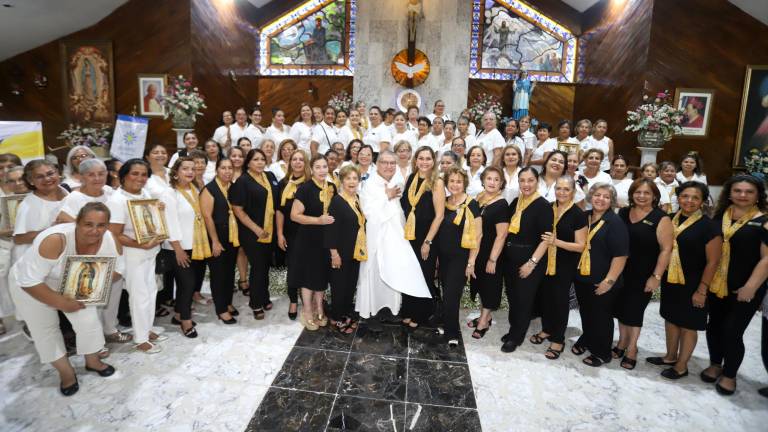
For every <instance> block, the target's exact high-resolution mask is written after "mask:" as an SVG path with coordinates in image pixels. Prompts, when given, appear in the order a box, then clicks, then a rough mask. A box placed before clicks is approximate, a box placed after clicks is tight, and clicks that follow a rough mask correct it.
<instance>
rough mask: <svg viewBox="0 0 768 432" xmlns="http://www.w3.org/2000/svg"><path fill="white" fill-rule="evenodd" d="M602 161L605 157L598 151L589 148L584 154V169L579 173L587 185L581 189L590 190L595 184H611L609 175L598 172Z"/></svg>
mask: <svg viewBox="0 0 768 432" xmlns="http://www.w3.org/2000/svg"><path fill="white" fill-rule="evenodd" d="M603 159H605V155H604V154H603V151H602V150H600V149H596V148H591V149H589V150H587V151H586V153H584V157H583V159H582V160H583V161H584V169H583V170H581V172H580V174H581V175H583V176H584V177H585V178H586V179H587V184H586V185H585V186H584V187H583V189H584V191H588V190H590V189H591V188H592V186H593V185H595V184H597V183H608V184H612V183H613V182H612V180H611V176H610V174H608V173H606V172H604V171H601V170H600V165H601V164H602V163H603Z"/></svg>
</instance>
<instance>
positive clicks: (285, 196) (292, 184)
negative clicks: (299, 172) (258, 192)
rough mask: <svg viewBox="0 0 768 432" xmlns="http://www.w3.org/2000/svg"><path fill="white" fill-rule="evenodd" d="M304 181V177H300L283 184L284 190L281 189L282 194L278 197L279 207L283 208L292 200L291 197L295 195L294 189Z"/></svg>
mask: <svg viewBox="0 0 768 432" xmlns="http://www.w3.org/2000/svg"><path fill="white" fill-rule="evenodd" d="M304 181H305V179H304V176H301V177H299V178H297V179H293V180H288V181H287V182H285V189H283V193H282V194H281V195H280V205H281V206H284V205H285V203H286V202H287V201H288V200H289V199H293V196H294V195H296V189H298V188H299V185H300V184H302V183H304Z"/></svg>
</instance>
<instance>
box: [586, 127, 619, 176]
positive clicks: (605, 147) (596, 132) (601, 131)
mask: <svg viewBox="0 0 768 432" xmlns="http://www.w3.org/2000/svg"><path fill="white" fill-rule="evenodd" d="M606 132H608V122H607V121H605V120H603V119H598V120H597V121H595V127H594V129H593V130H592V143H591V144H590V145H591V146H592V148H598V149H600V150H602V151H603V153H605V159H603V164H602V165H600V169H601V170H602V171H607V170H608V169H609V165H610V162H611V161H613V140H612V139H610V138H608V137H607V136H605V134H606ZM582 150H583V149H582Z"/></svg>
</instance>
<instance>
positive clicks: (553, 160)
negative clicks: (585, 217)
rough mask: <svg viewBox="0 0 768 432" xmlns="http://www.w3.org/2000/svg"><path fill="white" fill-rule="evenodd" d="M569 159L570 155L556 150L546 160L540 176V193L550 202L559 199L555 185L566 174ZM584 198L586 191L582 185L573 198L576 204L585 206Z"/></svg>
mask: <svg viewBox="0 0 768 432" xmlns="http://www.w3.org/2000/svg"><path fill="white" fill-rule="evenodd" d="M567 161H568V155H567V154H565V153H564V152H562V151H560V150H555V151H553V152H552V153H550V154H549V156H547V159H546V160H545V161H544V165H543V166H542V170H541V175H540V176H539V195H541V196H542V197H543V198H544V199H546V200H547V201H549V202H555V201H556V200H557V195H555V186H556V185H557V179H559V178H560V177H562V176H563V175H564V174H565V167H566V163H567ZM584 198H585V194H584V191H583V190H582V189H581V188H580V187H577V188H576V194H575V195H574V198H573V202H574V204H576V205H578V206H579V207H583V206H584Z"/></svg>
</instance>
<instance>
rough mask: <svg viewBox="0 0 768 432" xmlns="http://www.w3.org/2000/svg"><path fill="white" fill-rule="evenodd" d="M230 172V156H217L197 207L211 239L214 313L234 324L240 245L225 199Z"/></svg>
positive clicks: (211, 278)
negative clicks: (236, 272)
mask: <svg viewBox="0 0 768 432" xmlns="http://www.w3.org/2000/svg"><path fill="white" fill-rule="evenodd" d="M233 172H234V167H233V166H232V161H231V160H229V159H227V158H221V159H219V160H217V161H216V177H215V178H214V179H213V181H212V182H210V183H208V184H207V185H205V189H203V191H202V192H201V193H200V211H201V213H202V214H203V219H204V220H205V227H206V229H207V230H208V237H209V238H210V240H211V254H212V256H211V257H210V258H209V259H208V268H209V269H210V270H211V276H210V280H211V294H212V295H213V304H214V306H215V308H216V315H217V316H218V317H219V319H220V320H221V321H222V322H224V324H235V323H236V322H237V320H236V319H235V318H233V316H237V315H239V313H238V311H237V309H235V307H234V306H232V293H233V289H234V284H235V261H236V259H237V251H238V246H239V245H240V241H239V239H238V238H237V221H236V220H235V214H234V213H233V212H232V207H231V205H230V204H229V199H228V197H229V188H230V187H231V185H232V174H233Z"/></svg>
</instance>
